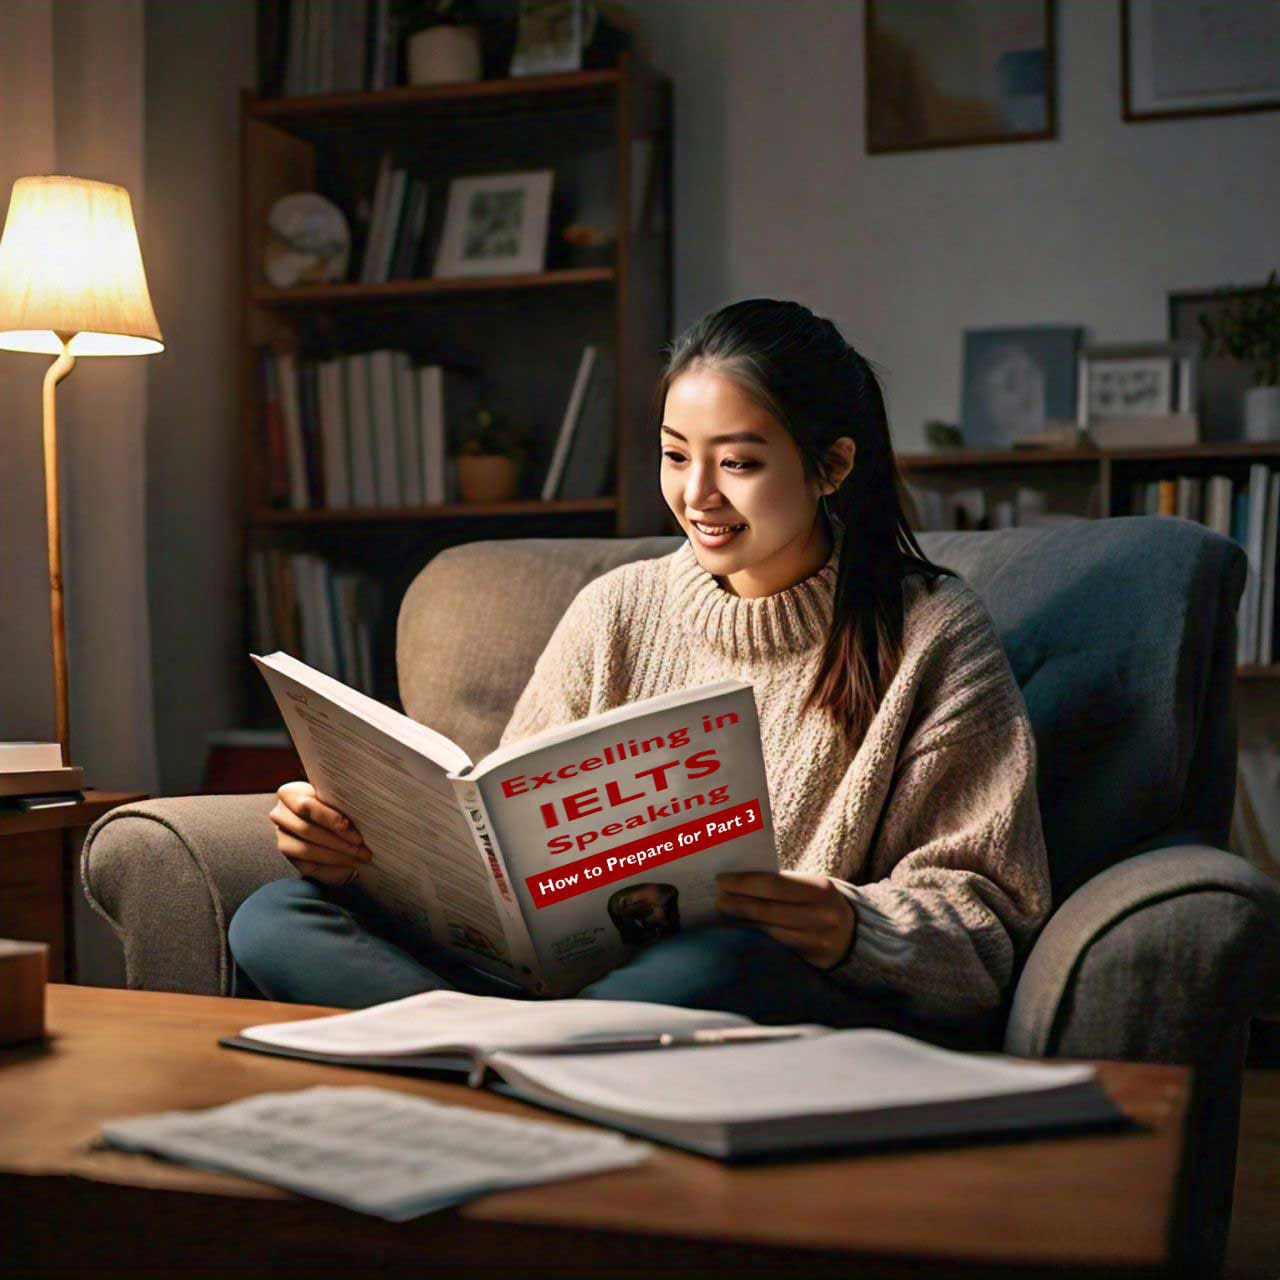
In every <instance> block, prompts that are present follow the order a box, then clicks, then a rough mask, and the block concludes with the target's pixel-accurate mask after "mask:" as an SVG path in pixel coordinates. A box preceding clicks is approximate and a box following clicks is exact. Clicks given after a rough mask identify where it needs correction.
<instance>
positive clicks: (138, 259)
mask: <svg viewBox="0 0 1280 1280" xmlns="http://www.w3.org/2000/svg"><path fill="white" fill-rule="evenodd" d="M0 348H4V349H6V350H8V351H29V352H35V353H36V354H41V355H52V356H56V357H57V359H56V360H54V362H53V363H52V364H51V365H50V366H49V369H48V371H47V372H46V373H45V375H44V494H45V520H46V524H47V526H48V541H49V616H50V622H51V625H52V632H53V696H54V714H55V721H56V727H57V735H58V741H59V742H60V743H61V744H62V763H63V764H64V765H67V764H70V763H71V729H70V716H69V713H68V710H67V639H66V625H65V620H64V617H63V609H62V530H61V524H60V521H59V515H58V432H57V417H56V413H55V408H54V392H55V389H56V388H57V385H58V383H59V382H61V381H62V379H63V378H65V377H66V376H67V374H68V373H70V372H71V370H72V368H73V367H74V366H75V362H76V359H77V358H78V357H79V356H141V355H150V354H152V353H153V352H156V351H163V350H164V340H163V338H162V337H161V334H160V327H159V325H157V324H156V314H155V311H154V310H153V309H152V306H151V295H150V294H149V293H148V292H147V276H146V272H145V271H144V270H143V268H142V253H141V250H140V249H139V248H138V233H137V230H136V229H135V228H134V225H133V206H132V205H131V204H130V201H129V193H128V192H127V191H126V190H125V189H124V188H123V187H117V186H114V185H113V184H111V183H109V182H90V181H88V180H87V179H84V178H64V177H41V178H19V179H18V181H17V182H15V183H14V184H13V193H12V195H11V196H10V197H9V213H8V216H7V217H6V219H5V224H4V234H3V237H0Z"/></svg>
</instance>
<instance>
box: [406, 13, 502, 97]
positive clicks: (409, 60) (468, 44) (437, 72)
mask: <svg viewBox="0 0 1280 1280" xmlns="http://www.w3.org/2000/svg"><path fill="white" fill-rule="evenodd" d="M405 64H406V70H407V74H408V79H409V83H410V84H458V83H460V82H462V81H466V80H479V79H480V78H481V74H482V70H483V59H482V58H481V55H480V28H479V27H470V26H452V25H449V24H447V23H441V24H438V25H437V26H434V27H424V28H423V29H422V30H421V31H415V32H414V33H413V35H411V36H410V37H409V39H408V41H407V42H406V43H405Z"/></svg>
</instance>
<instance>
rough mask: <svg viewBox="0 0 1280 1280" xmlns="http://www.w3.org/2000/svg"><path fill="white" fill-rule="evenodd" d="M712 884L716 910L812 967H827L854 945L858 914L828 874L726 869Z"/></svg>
mask: <svg viewBox="0 0 1280 1280" xmlns="http://www.w3.org/2000/svg"><path fill="white" fill-rule="evenodd" d="M716 881H717V882H718V884H719V886H720V896H719V897H718V898H717V899H716V908H717V910H719V911H722V912H724V914H725V915H729V916H736V917H737V918H738V919H739V920H747V921H749V922H750V923H752V924H756V925H759V926H760V928H762V929H763V930H764V931H765V933H767V934H768V935H769V936H770V937H771V938H776V939H777V941H779V942H781V943H782V944H783V946H787V947H790V948H791V949H792V950H793V951H794V952H796V953H797V955H799V956H800V957H801V958H802V959H804V960H807V961H808V962H809V963H810V964H811V965H813V966H814V967H815V968H817V969H829V968H830V967H831V966H832V965H834V964H835V963H836V962H837V961H838V960H840V959H841V958H842V957H843V956H845V955H846V954H847V953H848V951H849V948H850V946H851V945H852V943H853V935H854V931H855V930H856V929H857V927H858V917H857V913H856V912H855V911H854V909H853V903H851V902H850V901H849V899H848V898H846V897H845V896H844V894H842V893H841V892H840V890H839V889H837V888H836V886H835V885H834V883H832V881H831V878H830V877H829V876H820V875H810V874H807V873H805V872H802V871H725V872H721V874H720V875H718V876H716Z"/></svg>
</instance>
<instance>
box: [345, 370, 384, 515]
mask: <svg viewBox="0 0 1280 1280" xmlns="http://www.w3.org/2000/svg"><path fill="white" fill-rule="evenodd" d="M342 375H343V392H344V401H345V404H346V409H347V426H348V428H349V440H350V449H351V501H352V503H353V505H355V506H357V507H360V508H363V509H366V510H367V509H369V508H372V507H376V506H377V505H378V474H377V464H376V461H375V448H376V446H375V445H374V439H373V420H372V417H371V413H370V394H369V357H368V356H367V355H363V354H361V355H352V356H347V357H346V358H345V359H344V360H343V361H342Z"/></svg>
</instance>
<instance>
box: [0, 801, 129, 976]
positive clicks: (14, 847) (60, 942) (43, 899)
mask: <svg viewBox="0 0 1280 1280" xmlns="http://www.w3.org/2000/svg"><path fill="white" fill-rule="evenodd" d="M146 798H147V797H146V796H145V795H144V794H141V793H137V792H132V791H86V792H85V793H84V800H83V801H82V802H81V803H80V804H72V805H63V806H60V807H59V808H56V809H38V810H36V811H35V812H33V813H4V814H0V938H20V939H22V940H23V941H24V942H47V943H48V944H49V981H50V982H74V981H75V976H76V975H75V967H76V948H75V923H74V921H75V914H74V908H75V899H74V896H73V895H74V893H75V887H76V884H77V883H78V875H77V872H76V866H77V862H78V859H79V857H80V847H81V845H82V844H83V843H84V837H85V832H86V831H88V829H89V828H90V827H91V826H92V825H93V824H94V823H95V822H96V821H97V820H98V819H99V818H100V817H102V815H103V814H104V813H106V812H107V811H108V810H109V809H114V808H115V807H116V806H117V805H121V804H130V803H132V802H133V801H135V800H145V799H146Z"/></svg>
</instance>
